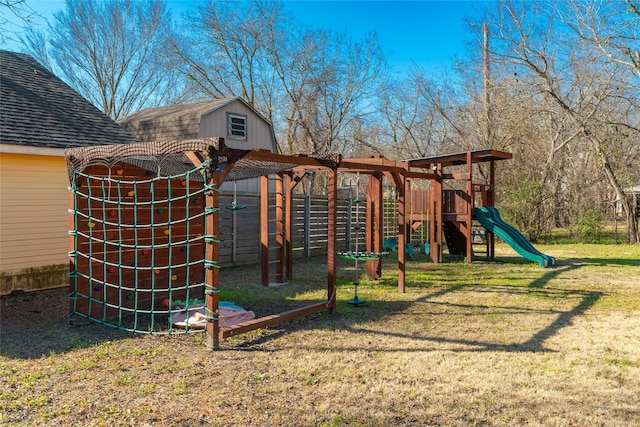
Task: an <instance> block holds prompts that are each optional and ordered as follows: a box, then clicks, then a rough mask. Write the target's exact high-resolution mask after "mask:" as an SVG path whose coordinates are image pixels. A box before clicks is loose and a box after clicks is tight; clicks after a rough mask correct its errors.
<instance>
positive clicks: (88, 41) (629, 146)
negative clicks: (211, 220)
mask: <svg viewBox="0 0 640 427" xmlns="http://www.w3.org/2000/svg"><path fill="white" fill-rule="evenodd" d="M478 7H479V10H478V11H477V13H476V14H475V18H472V19H469V20H468V29H469V32H468V36H469V45H468V51H467V53H466V54H465V55H464V57H461V58H457V60H456V61H455V63H452V64H451V66H450V67H449V68H448V69H446V70H444V69H443V70H442V71H441V72H439V73H438V74H437V75H435V74H434V73H429V72H427V70H425V69H422V68H420V67H419V66H414V67H413V68H412V69H411V70H410V71H409V72H408V73H405V74H399V73H397V72H396V71H395V70H393V69H392V68H391V67H390V66H389V64H388V53H387V52H385V51H384V49H383V48H382V47H381V46H380V44H379V42H378V40H377V36H376V34H375V33H371V34H369V35H367V36H365V37H362V38H361V39H354V38H353V37H351V36H350V35H349V34H348V33H340V32H334V31H328V30H326V29H322V28H317V27H314V26H305V25H302V24H300V23H299V22H297V21H296V20H295V18H294V17H293V16H292V15H290V14H289V13H288V12H287V10H286V5H285V4H283V3H282V2H280V1H270V0H252V1H246V2H225V1H209V2H204V3H199V4H197V5H195V6H194V8H193V9H192V10H190V11H189V12H187V13H185V14H184V15H183V16H182V17H181V19H180V20H177V17H175V16H172V14H171V10H170V9H169V7H168V5H167V3H165V2H164V1H163V0H151V1H145V2H138V1H135V0H101V1H95V0H67V1H66V4H65V9H64V10H61V11H60V12H58V13H56V14H55V15H54V17H53V20H52V21H51V22H50V23H49V25H48V27H47V28H46V29H45V30H34V29H31V30H29V31H27V32H26V33H25V34H24V35H23V36H22V41H23V43H24V46H25V50H26V51H27V52H28V53H30V54H31V55H33V56H34V57H35V58H36V59H38V60H39V61H40V62H41V63H43V64H44V65H45V66H47V67H49V68H51V69H52V71H54V72H55V73H56V74H57V75H59V76H60V77H61V78H62V79H63V80H65V81H67V82H68V83H69V84H70V85H71V86H72V87H74V89H76V90H77V91H78V92H79V93H81V94H82V95H83V96H85V97H86V98H87V99H89V100H91V101H92V102H93V103H94V104H95V105H97V106H98V107H99V108H101V109H102V110H103V111H104V112H105V113H106V114H107V115H109V116H110V117H111V118H113V119H114V120H118V119H120V118H123V117H125V116H127V115H129V114H131V113H134V112H136V111H138V110H139V109H142V108H146V107H153V106H162V105H167V104H172V103H182V102H194V101H200V100H210V99H217V98H222V97H230V96H242V97H243V98H244V99H246V100H247V101H249V102H251V103H252V104H253V105H254V106H255V107H256V108H257V109H258V110H259V111H260V112H261V113H263V114H264V116H266V117H267V118H269V119H270V120H271V122H272V123H273V124H274V128H275V132H276V139H277V143H278V147H279V149H280V151H281V152H285V153H292V152H313V153H330V152H341V153H343V154H344V155H345V156H346V157H357V156H364V155H367V156H368V155H371V154H382V155H385V156H386V157H388V158H393V159H407V158H414V157H425V156H429V155H435V154H444V153H450V152H457V151H466V150H474V149H484V148H493V149H500V150H506V151H511V152H513V153H514V160H512V161H510V162H509V163H508V165H505V166H502V165H501V166H500V168H499V169H498V175H497V178H498V182H499V183H500V187H499V188H498V191H499V193H498V198H499V203H500V207H501V208H502V209H503V210H504V211H505V216H507V217H508V218H509V219H510V220H511V221H513V222H515V223H516V226H518V227H519V228H521V229H523V230H524V231H525V232H526V233H527V234H528V235H529V237H530V238H531V239H532V240H534V241H535V240H537V239H539V238H540V237H542V236H544V235H545V234H546V233H548V232H549V231H550V230H551V229H552V228H554V227H573V226H575V225H576V224H580V222H581V221H583V220H585V218H590V217H591V218H592V217H594V216H595V217H596V218H597V217H598V216H600V217H611V216H612V215H622V217H623V219H624V222H625V224H626V228H627V237H628V240H629V242H631V243H638V241H640V239H639V234H638V206H637V203H636V200H635V199H634V197H631V196H630V191H628V189H630V188H633V187H634V186H635V187H636V188H637V187H638V186H639V185H640V167H639V165H640V90H639V89H640V3H638V1H637V0H613V1H609V0H566V1H563V2H548V1H526V2H522V1H509V0H501V1H496V2H487V3H480V4H478ZM481 172H482V171H481Z"/></svg>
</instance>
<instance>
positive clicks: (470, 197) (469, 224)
mask: <svg viewBox="0 0 640 427" xmlns="http://www.w3.org/2000/svg"><path fill="white" fill-rule="evenodd" d="M467 174H468V176H467V188H466V192H467V203H468V208H467V215H466V220H465V222H466V229H465V236H466V238H467V248H466V249H467V251H466V252H467V253H466V257H467V262H471V261H472V260H473V241H472V237H473V236H472V234H471V231H472V230H473V210H474V206H475V203H474V199H475V192H474V191H473V163H472V161H471V151H469V152H467Z"/></svg>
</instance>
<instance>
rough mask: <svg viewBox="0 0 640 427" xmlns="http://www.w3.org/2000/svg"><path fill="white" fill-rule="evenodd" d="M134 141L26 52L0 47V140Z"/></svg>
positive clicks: (57, 143)
mask: <svg viewBox="0 0 640 427" xmlns="http://www.w3.org/2000/svg"><path fill="white" fill-rule="evenodd" d="M131 142H137V140H136V139H135V138H134V137H133V136H131V135H130V134H129V133H128V132H127V131H126V130H124V129H123V128H122V127H121V126H120V125H118V124H117V123H116V122H114V121H113V120H111V118H109V117H108V116H106V115H105V114H104V113H103V112H101V111H100V110H98V109H97V108H96V107H95V106H94V105H93V104H91V103H90V102H89V101H87V100H86V99H84V98H83V97H82V96H81V95H80V94H78V93H77V92H76V91H75V90H73V89H72V88H71V87H70V86H68V85H67V84H66V83H64V82H63V81H62V80H60V79H59V78H58V77H56V76H55V75H54V74H53V73H51V72H50V71H49V70H47V69H46V68H45V67H43V66H42V65H40V64H39V63H38V62H37V61H36V60H35V59H33V58H32V57H31V56H29V55H25V54H22V53H15V52H8V51H5V50H0V143H2V144H14V145H27V146H35V147H52V148H71V147H83V146H91V145H105V144H126V143H131Z"/></svg>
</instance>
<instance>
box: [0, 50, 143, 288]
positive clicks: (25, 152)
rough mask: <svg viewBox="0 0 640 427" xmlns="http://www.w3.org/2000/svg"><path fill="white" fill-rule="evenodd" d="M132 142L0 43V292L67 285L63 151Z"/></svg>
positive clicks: (69, 90) (58, 82) (83, 101)
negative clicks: (2, 48)
mask: <svg viewBox="0 0 640 427" xmlns="http://www.w3.org/2000/svg"><path fill="white" fill-rule="evenodd" d="M134 141H136V140H135V138H134V137H132V136H131V135H130V134H128V133H127V132H126V131H125V130H124V129H122V128H121V127H120V126H119V125H118V124H117V123H115V122H114V121H113V120H111V119H110V118H109V117H107V116H106V115H105V114H104V113H102V112H101V111H100V110H98V109H97V108H96V107H95V106H94V105H93V104H91V103H90V102H89V101H87V100H86V99H84V98H83V97H82V96H80V94H78V93H77V92H75V91H74V90H73V89H72V88H71V87H69V86H68V85H67V84H65V83H64V82H63V81H62V80H60V79H59V78H57V77H56V76H55V75H54V74H53V73H51V72H50V71H49V70H47V69H46V68H45V67H43V66H42V65H40V64H39V63H38V62H37V61H36V60H35V59H33V58H32V57H30V56H28V55H25V54H21V53H15V52H8V51H4V50H0V295H4V294H8V293H11V292H12V291H13V290H24V291H30V290H36V289H44V288H50V287H57V286H67V285H68V260H69V259H68V252H69V233H68V231H69V212H68V210H69V192H68V187H69V178H68V173H67V165H66V161H65V156H64V150H65V149H66V148H71V147H80V146H87V145H104V144H120V143H130V142H134Z"/></svg>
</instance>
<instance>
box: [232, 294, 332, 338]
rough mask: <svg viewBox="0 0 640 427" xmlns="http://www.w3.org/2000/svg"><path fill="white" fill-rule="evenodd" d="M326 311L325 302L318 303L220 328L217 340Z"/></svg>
mask: <svg viewBox="0 0 640 427" xmlns="http://www.w3.org/2000/svg"><path fill="white" fill-rule="evenodd" d="M326 309H327V303H326V302H319V303H317V304H312V305H308V306H305V307H302V308H296V309H293V310H289V311H284V312H282V313H278V314H272V315H270V316H264V317H259V318H257V319H253V320H249V321H247V322H243V323H239V324H237V325H234V326H231V327H229V328H221V329H220V333H219V338H220V339H224V338H229V337H232V336H235V335H240V334H243V333H245V332H249V331H254V330H256V329H262V328H266V327H267V326H272V325H277V324H278V323H282V322H286V321H288V320H293V319H297V318H299V317H302V316H306V315H309V314H313V313H319V312H321V311H324V310H326Z"/></svg>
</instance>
